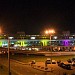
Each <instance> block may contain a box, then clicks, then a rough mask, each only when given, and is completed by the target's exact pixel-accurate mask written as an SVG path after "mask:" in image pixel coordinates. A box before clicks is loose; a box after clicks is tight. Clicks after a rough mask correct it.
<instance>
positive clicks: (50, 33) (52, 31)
mask: <svg viewBox="0 0 75 75" xmlns="http://www.w3.org/2000/svg"><path fill="white" fill-rule="evenodd" d="M45 33H46V34H47V35H49V37H50V46H51V36H52V34H54V33H55V30H54V29H49V30H46V31H45ZM51 63H52V49H51Z"/></svg>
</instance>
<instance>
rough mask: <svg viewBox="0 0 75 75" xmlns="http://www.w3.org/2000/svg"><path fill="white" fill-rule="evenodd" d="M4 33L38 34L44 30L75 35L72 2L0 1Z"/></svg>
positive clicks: (51, 0) (50, 0) (71, 0)
mask: <svg viewBox="0 0 75 75" xmlns="http://www.w3.org/2000/svg"><path fill="white" fill-rule="evenodd" d="M0 26H1V28H2V31H3V32H4V33H16V32H20V31H24V32H25V33H26V34H40V33H42V32H43V31H44V30H45V29H48V28H54V29H55V30H56V31H57V32H59V31H60V32H62V31H64V30H65V31H67V30H69V31H71V33H75V2H74V0H0Z"/></svg>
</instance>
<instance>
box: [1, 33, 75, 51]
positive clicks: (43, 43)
mask: <svg viewBox="0 0 75 75" xmlns="http://www.w3.org/2000/svg"><path fill="white" fill-rule="evenodd" d="M9 38H10V39H9V40H10V47H14V48H18V47H25V48H27V47H30V48H31V47H33V48H34V47H35V48H44V49H45V48H46V49H48V50H49V49H50V48H52V49H53V48H58V50H60V48H66V49H70V50H74V49H75V35H74V34H69V35H63V34H62V35H51V39H50V35H25V34H16V35H13V36H12V35H10V36H9ZM0 47H8V35H5V34H2V35H0Z"/></svg>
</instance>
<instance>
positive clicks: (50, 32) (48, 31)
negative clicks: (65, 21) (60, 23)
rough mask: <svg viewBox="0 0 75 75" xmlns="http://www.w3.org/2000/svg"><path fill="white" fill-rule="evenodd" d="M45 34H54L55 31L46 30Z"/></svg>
mask: <svg viewBox="0 0 75 75" xmlns="http://www.w3.org/2000/svg"><path fill="white" fill-rule="evenodd" d="M45 33H46V34H54V33H55V31H54V30H53V29H51V30H46V31H45Z"/></svg>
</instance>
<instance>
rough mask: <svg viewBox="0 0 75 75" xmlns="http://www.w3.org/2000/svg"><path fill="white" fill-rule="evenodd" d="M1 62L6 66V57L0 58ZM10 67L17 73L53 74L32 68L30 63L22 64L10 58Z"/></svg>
mask: <svg viewBox="0 0 75 75" xmlns="http://www.w3.org/2000/svg"><path fill="white" fill-rule="evenodd" d="M0 61H1V63H2V64H4V65H5V66H6V67H8V65H7V64H8V61H7V59H4V60H2V59H0ZM10 66H11V67H10V69H11V70H12V71H13V72H15V73H16V74H17V75H54V74H53V73H51V72H49V73H46V72H43V71H40V70H36V69H34V68H32V67H31V66H30V65H23V64H20V63H18V62H16V61H13V60H11V61H10Z"/></svg>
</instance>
